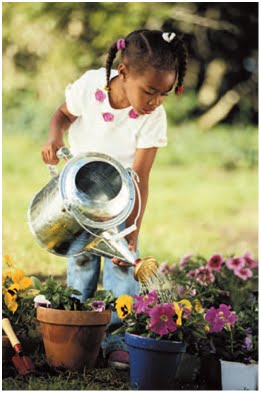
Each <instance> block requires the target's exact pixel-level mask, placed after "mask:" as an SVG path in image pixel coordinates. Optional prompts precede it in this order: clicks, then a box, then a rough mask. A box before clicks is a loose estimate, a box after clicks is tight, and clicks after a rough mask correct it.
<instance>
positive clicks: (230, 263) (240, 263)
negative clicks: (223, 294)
mask: <svg viewBox="0 0 261 393" xmlns="http://www.w3.org/2000/svg"><path fill="white" fill-rule="evenodd" d="M226 265H227V267H228V268H229V269H230V270H235V269H241V267H244V265H245V260H244V258H228V259H227V261H226Z"/></svg>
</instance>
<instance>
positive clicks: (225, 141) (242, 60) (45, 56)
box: [2, 2, 258, 277]
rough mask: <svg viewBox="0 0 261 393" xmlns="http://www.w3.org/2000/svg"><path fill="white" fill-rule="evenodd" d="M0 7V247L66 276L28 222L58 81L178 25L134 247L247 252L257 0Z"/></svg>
mask: <svg viewBox="0 0 261 393" xmlns="http://www.w3.org/2000/svg"><path fill="white" fill-rule="evenodd" d="M2 15H3V18H2V20H3V28H2V39H3V43H2V47H3V83H2V86H3V127H2V129H3V136H2V147H3V155H2V156H3V159H2V168H3V176H2V207H3V220H2V225H3V231H2V233H3V239H2V245H3V250H2V251H3V254H4V255H10V256H11V257H12V258H13V260H14V263H15V264H16V265H17V266H19V267H20V268H23V269H25V270H26V273H27V274H37V275H43V276H46V275H49V274H53V275H56V276H61V277H65V272H66V260H65V259H64V258H62V257H57V256H54V255H52V254H49V253H48V252H46V251H45V250H43V249H42V248H40V246H39V245H38V244H37V243H36V241H35V240H34V238H33V237H32V235H31V233H30V231H29V227H28V223H27V209H28V206H29V203H30V201H31V199H32V197H33V195H34V194H35V193H36V192H37V191H39V190H40V189H41V188H43V187H44V186H45V185H46V184H47V182H48V181H49V180H50V177H49V173H48V170H47V168H46V166H45V165H44V164H43V162H42V161H41V155H40V150H41V145H42V144H43V143H46V141H47V136H48V129H49V122H50V118H51V116H52V114H53V112H54V111H55V110H56V109H57V107H58V106H60V104H61V103H63V102H64V89H65V87H66V86H67V84H69V83H71V82H73V81H74V80H75V79H77V78H78V77H80V76H81V74H83V73H84V72H85V71H86V70H87V69H91V68H99V67H102V66H104V64H105V60H106V54H107V50H108V48H109V46H110V45H111V44H112V43H113V42H114V41H115V40H117V39H118V38H121V37H124V36H125V35H127V34H128V33H129V32H131V31H132V30H135V29H140V28H148V29H159V30H162V31H175V32H176V33H181V34H183V35H184V40H185V42H186V44H187V47H188V51H189V65H188V71H187V76H186V79H185V88H184V92H183V94H182V95H181V96H179V97H176V96H174V94H173V95H172V94H170V96H169V97H167V98H166V100H165V102H164V106H165V108H166V111H167V115H168V139H169V143H168V146H167V147H165V148H163V149H159V152H158V155H157V159H156V162H155V164H154V167H153V171H152V174H151V180H150V196H149V202H148V205H147V209H146V213H145V216H144V219H143V224H142V231H141V235H140V242H139V244H140V251H141V254H142V256H147V255H154V256H155V257H156V258H157V259H158V261H159V262H163V261H166V260H168V261H169V263H174V262H175V261H177V260H178V259H179V258H180V257H182V256H183V255H184V254H187V253H193V254H201V255H203V256H205V257H206V258H208V257H209V256H210V255H212V254H213V253H214V252H219V253H221V254H223V255H230V254H235V255H237V256H238V255H241V254H242V253H243V252H245V251H246V250H249V251H250V252H252V254H253V255H254V256H255V257H257V253H258V250H257V247H258V246H257V242H258V210H257V209H258V204H257V189H258V172H257V169H258V168H257V166H258V128H257V127H258V74H257V72H258V63H257V62H258V3H257V2H253V3H251V2H250V3H249V2H248V3H229V2H226V3H216V2H213V3H212V2H202V3H201V2H196V3H187V2H186V3H182V2H173V3H171V2H153V3H150V2H133V3H132V2H124V3H123V2H104V3H103V2H95V3H92V2H75V3H72V2H59V3H58V2H57V3H56V2H48V3H45V2H26V3H16V2H14V3H11V2H5V3H2ZM114 66H115V67H116V66H117V61H116V62H115V64H114ZM59 168H62V164H59Z"/></svg>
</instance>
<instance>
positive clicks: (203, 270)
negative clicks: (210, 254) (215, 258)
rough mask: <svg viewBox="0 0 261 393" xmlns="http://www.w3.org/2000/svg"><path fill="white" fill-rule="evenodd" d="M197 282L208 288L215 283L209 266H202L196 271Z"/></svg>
mask: <svg viewBox="0 0 261 393" xmlns="http://www.w3.org/2000/svg"><path fill="white" fill-rule="evenodd" d="M194 272H195V276H194V278H195V280H196V281H197V282H199V283H200V284H201V285H204V286H207V285H208V284H211V283H212V282H214V281H215V276H214V274H213V273H212V270H210V269H209V268H208V267H207V266H200V267H199V268H198V269H196V270H194Z"/></svg>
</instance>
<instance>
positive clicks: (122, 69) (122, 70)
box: [118, 63, 129, 80]
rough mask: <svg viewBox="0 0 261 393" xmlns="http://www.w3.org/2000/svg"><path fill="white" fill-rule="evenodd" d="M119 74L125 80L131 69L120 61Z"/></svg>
mask: <svg viewBox="0 0 261 393" xmlns="http://www.w3.org/2000/svg"><path fill="white" fill-rule="evenodd" d="M118 74H119V77H120V79H122V80H125V79H126V78H127V77H128V74H129V70H128V68H127V66H126V65H125V64H123V63H120V64H119V66H118Z"/></svg>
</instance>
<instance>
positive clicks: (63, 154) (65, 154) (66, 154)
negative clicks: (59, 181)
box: [47, 146, 73, 177]
mask: <svg viewBox="0 0 261 393" xmlns="http://www.w3.org/2000/svg"><path fill="white" fill-rule="evenodd" d="M56 157H57V158H58V160H60V159H61V158H65V159H66V161H68V160H70V158H72V157H73V155H72V153H71V152H70V150H69V149H68V147H66V146H62V147H61V148H60V149H59V150H57V152H56ZM47 167H48V169H49V172H50V175H51V176H52V177H55V176H57V175H58V172H57V169H56V166H55V165H47Z"/></svg>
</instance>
